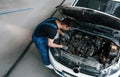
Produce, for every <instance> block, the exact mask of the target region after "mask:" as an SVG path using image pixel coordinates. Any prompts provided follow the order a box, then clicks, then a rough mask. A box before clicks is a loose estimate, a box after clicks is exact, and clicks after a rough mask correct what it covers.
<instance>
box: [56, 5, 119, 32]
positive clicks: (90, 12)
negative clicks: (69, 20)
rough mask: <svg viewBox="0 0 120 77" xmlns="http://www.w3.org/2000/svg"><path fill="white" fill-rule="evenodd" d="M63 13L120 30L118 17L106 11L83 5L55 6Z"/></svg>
mask: <svg viewBox="0 0 120 77" xmlns="http://www.w3.org/2000/svg"><path fill="white" fill-rule="evenodd" d="M57 8H58V10H59V11H60V12H62V13H63V14H64V15H67V16H70V17H73V18H75V19H77V20H79V21H83V22H88V23H93V24H99V25H103V26H107V27H110V28H113V29H116V30H120V18H118V17H115V16H112V15H109V14H107V13H104V12H101V11H97V10H94V9H90V8H85V7H77V6H70V7H69V6H67V7H64V6H59V7H57Z"/></svg>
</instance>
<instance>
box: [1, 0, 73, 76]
mask: <svg viewBox="0 0 120 77" xmlns="http://www.w3.org/2000/svg"><path fill="white" fill-rule="evenodd" d="M61 2H62V0H0V77H2V76H3V77H4V75H5V74H6V72H7V71H8V70H9V69H10V67H11V66H12V65H13V64H14V62H15V61H16V60H17V59H18V57H19V56H20V55H21V53H22V52H23V51H24V49H25V48H26V46H27V45H28V44H29V42H30V41H31V35H32V32H33V30H34V28H35V27H36V25H37V24H39V23H40V22H41V21H42V20H44V19H46V18H48V17H50V15H51V14H52V13H53V12H54V11H55V7H56V6H57V5H59V4H60V3H61ZM72 2H73V0H66V1H65V3H64V5H70V4H71V3H72ZM49 76H51V77H58V75H56V74H55V73H54V72H53V71H51V70H49V69H47V68H45V67H44V64H43V62H42V60H41V57H40V55H39V53H38V52H37V49H36V47H35V46H34V44H32V46H31V48H30V49H29V51H28V53H27V54H26V55H25V56H24V58H23V59H22V60H21V61H20V62H19V64H18V65H17V66H16V68H15V69H14V70H13V72H12V73H11V74H10V76H9V77H49Z"/></svg>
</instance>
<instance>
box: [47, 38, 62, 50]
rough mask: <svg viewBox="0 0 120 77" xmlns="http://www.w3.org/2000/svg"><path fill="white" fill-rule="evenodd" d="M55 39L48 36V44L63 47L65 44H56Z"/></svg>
mask: <svg viewBox="0 0 120 77" xmlns="http://www.w3.org/2000/svg"><path fill="white" fill-rule="evenodd" d="M53 41H54V40H53V39H50V38H48V46H49V47H54V48H62V47H63V45H59V44H55V43H54V42H53Z"/></svg>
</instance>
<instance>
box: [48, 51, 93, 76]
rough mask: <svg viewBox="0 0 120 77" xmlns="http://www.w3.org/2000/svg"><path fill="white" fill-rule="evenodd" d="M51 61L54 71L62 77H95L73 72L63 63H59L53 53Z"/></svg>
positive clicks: (50, 56) (50, 54)
mask: <svg viewBox="0 0 120 77" xmlns="http://www.w3.org/2000/svg"><path fill="white" fill-rule="evenodd" d="M49 59H50V61H51V64H52V65H53V67H54V71H55V72H56V73H57V74H58V75H60V76H62V77H93V76H90V75H86V74H83V73H80V72H79V73H75V72H73V70H72V69H70V68H68V67H66V66H64V65H62V64H61V63H59V62H57V61H56V60H55V59H54V57H53V55H52V53H51V52H49Z"/></svg>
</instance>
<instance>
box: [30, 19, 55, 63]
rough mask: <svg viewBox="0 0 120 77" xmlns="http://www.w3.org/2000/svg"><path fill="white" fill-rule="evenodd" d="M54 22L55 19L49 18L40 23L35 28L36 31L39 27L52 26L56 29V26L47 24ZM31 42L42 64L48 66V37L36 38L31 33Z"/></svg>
mask: <svg viewBox="0 0 120 77" xmlns="http://www.w3.org/2000/svg"><path fill="white" fill-rule="evenodd" d="M54 20H57V18H54V17H52V18H49V19H47V20H45V21H43V22H42V23H40V24H39V25H38V26H37V27H36V29H37V28H39V27H40V26H44V25H48V26H53V27H54V28H56V29H57V25H55V24H52V23H49V22H50V21H54ZM36 29H35V31H36ZM35 31H34V32H35ZM32 40H33V42H34V43H35V45H36V47H37V48H38V50H39V52H40V54H41V56H42V59H43V62H44V64H45V65H49V64H50V60H49V55H48V48H49V47H48V37H36V36H35V35H34V33H33V35H32Z"/></svg>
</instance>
